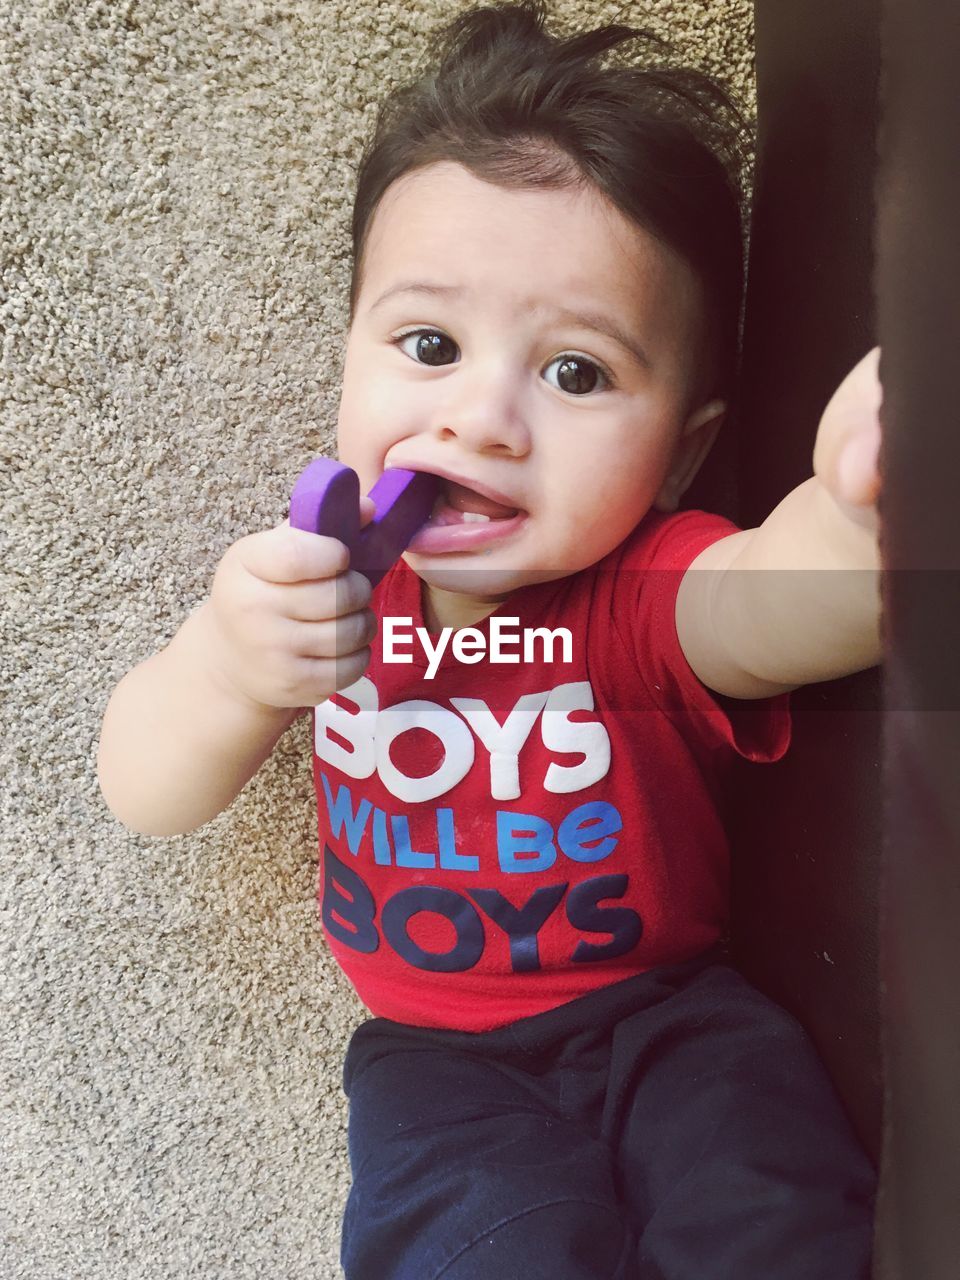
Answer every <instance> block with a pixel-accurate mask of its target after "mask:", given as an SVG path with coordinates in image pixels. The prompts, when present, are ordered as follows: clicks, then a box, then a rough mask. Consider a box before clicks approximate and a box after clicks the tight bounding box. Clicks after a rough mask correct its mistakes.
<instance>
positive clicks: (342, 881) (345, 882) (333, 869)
mask: <svg viewBox="0 0 960 1280" xmlns="http://www.w3.org/2000/svg"><path fill="white" fill-rule="evenodd" d="M322 910H323V916H322V918H323V923H324V926H325V927H326V930H327V932H328V933H329V934H330V935H331V937H334V938H336V939H337V941H338V942H342V943H344V944H345V945H346V946H348V947H350V948H351V949H352V950H353V951H360V952H362V953H363V954H364V955H371V954H372V953H373V952H374V951H376V949H377V947H379V945H380V937H379V935H378V933H377V930H376V928H375V927H374V923H373V917H374V915H375V913H376V903H375V902H374V900H373V894H372V893H371V892H370V890H369V889H368V888H367V886H366V885H365V884H364V882H363V881H362V880H361V879H360V877H359V876H358V875H357V873H356V872H355V871H354V870H353V868H352V867H348V866H347V865H346V864H345V863H343V862H341V861H340V859H339V858H338V857H337V856H336V854H335V853H334V852H333V850H332V849H331V848H330V847H329V846H328V845H324V847H323V909H322ZM334 912H336V915H334ZM338 917H339V918H338ZM351 926H352V927H351Z"/></svg>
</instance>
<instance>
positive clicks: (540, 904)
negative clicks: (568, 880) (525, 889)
mask: <svg viewBox="0 0 960 1280" xmlns="http://www.w3.org/2000/svg"><path fill="white" fill-rule="evenodd" d="M566 891H567V886H566V885H565V884H550V885H544V886H543V887H542V888H540V889H538V890H537V891H536V893H534V894H533V896H532V897H531V898H529V899H528V900H527V902H526V903H525V904H524V905H523V906H522V907H515V906H514V905H513V903H512V902H510V901H509V900H508V899H507V898H505V897H504V896H503V894H502V893H500V892H499V890H497V889H471V890H470V891H469V892H470V897H471V898H472V899H473V900H474V902H476V903H477V905H478V906H480V907H482V909H483V910H484V911H485V912H486V913H487V915H488V916H489V917H490V919H491V920H492V921H493V923H494V924H496V925H499V926H500V928H501V929H502V930H503V931H504V933H505V934H506V935H507V937H508V938H509V939H510V963H511V964H512V965H513V972H514V973H529V972H531V971H532V970H534V969H539V968H540V950H539V948H538V946H537V934H538V933H539V932H540V928H541V926H542V925H543V924H544V923H545V921H546V920H547V919H548V918H549V916H550V915H551V914H552V913H553V910H554V908H555V907H556V906H557V903H558V902H559V901H560V899H561V898H562V897H563V895H564V894H565V893H566Z"/></svg>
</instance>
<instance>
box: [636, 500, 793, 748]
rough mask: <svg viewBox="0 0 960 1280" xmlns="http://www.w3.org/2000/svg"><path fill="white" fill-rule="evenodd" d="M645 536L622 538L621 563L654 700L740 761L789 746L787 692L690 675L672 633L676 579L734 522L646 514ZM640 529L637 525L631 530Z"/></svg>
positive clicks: (684, 728)
mask: <svg viewBox="0 0 960 1280" xmlns="http://www.w3.org/2000/svg"><path fill="white" fill-rule="evenodd" d="M644 526H648V527H647V532H646V535H645V536H641V537H638V538H632V539H630V540H629V543H628V544H627V546H628V549H627V551H626V554H625V557H624V562H623V566H622V568H623V569H627V570H641V572H631V573H629V574H628V579H629V580H630V581H631V582H632V583H633V584H634V587H633V590H634V592H635V611H634V615H633V617H634V626H633V643H634V648H635V653H636V658H637V665H638V668H639V670H640V672H641V674H642V676H643V678H644V680H645V682H646V684H647V687H648V688H649V691H650V695H651V697H652V698H653V700H654V702H655V703H656V704H657V705H658V706H659V707H660V708H661V710H662V711H664V713H665V714H666V715H667V716H669V717H670V719H671V720H672V721H673V723H674V724H675V725H676V726H677V728H678V729H679V730H680V731H681V732H682V733H684V735H688V734H690V733H693V734H695V735H696V736H697V738H698V739H699V740H700V741H701V742H702V743H703V744H704V745H705V746H706V747H708V748H712V749H717V748H719V749H721V750H723V749H727V750H729V749H730V748H732V749H733V751H735V752H736V753H737V754H738V755H740V756H743V757H744V759H746V760H752V761H755V762H757V763H770V762H772V761H775V760H779V759H780V758H781V757H782V756H783V755H784V753H785V752H786V750H787V748H788V747H789V745H790V695H789V693H782V694H778V695H776V696H775V697H772V698H757V699H749V698H729V697H726V696H724V695H723V694H718V693H714V692H713V691H712V690H710V689H708V688H707V686H706V685H705V684H703V683H702V682H701V681H700V680H699V679H698V678H697V676H695V675H694V673H693V670H692V669H691V667H690V664H689V663H688V662H687V660H686V658H685V657H684V653H683V650H682V649H681V647H680V640H679V638H678V636H677V623H676V604H677V592H678V591H679V589H680V582H681V579H682V578H683V575H684V573H685V571H686V570H687V568H688V567H689V566H690V565H691V564H692V562H693V561H694V560H695V559H696V558H697V556H698V555H699V554H700V552H701V551H703V550H704V549H705V548H706V547H708V546H710V545H711V543H713V542H716V541H718V540H719V539H720V538H726V537H729V535H730V534H732V533H737V532H738V528H737V526H736V525H735V524H733V523H731V521H729V520H726V519H725V518H724V517H723V516H717V515H710V514H709V513H708V512H705V511H682V512H678V513H677V514H675V515H669V516H665V515H659V514H658V513H654V514H653V515H652V516H648V517H647V519H646V520H645V521H644V522H643V525H641V527H640V529H641V530H642V529H643V527H644ZM639 532H640V530H638V533H639Z"/></svg>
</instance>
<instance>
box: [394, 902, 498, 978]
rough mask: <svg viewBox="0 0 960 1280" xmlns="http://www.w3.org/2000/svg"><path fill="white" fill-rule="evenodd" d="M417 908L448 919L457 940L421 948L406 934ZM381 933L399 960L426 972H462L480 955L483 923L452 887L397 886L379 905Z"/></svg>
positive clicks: (469, 904)
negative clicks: (449, 944) (444, 947)
mask: <svg viewBox="0 0 960 1280" xmlns="http://www.w3.org/2000/svg"><path fill="white" fill-rule="evenodd" d="M420 911H433V912H435V913H436V914H437V915H440V916H443V917H444V918H445V919H447V920H449V921H450V923H451V924H452V925H453V927H454V929H455V930H456V934H457V940H456V942H455V943H454V944H453V946H452V947H451V948H450V950H449V951H444V952H440V953H439V954H438V953H437V952H434V951H425V950H424V949H423V947H421V946H419V945H418V944H417V943H416V942H414V940H413V939H412V938H411V937H410V934H409V933H408V932H407V923H408V921H409V920H410V919H411V917H412V916H415V915H416V914H417V913H418V912H420ZM380 923H381V926H382V928H383V935H384V937H385V938H386V939H387V941H388V942H389V943H390V945H391V947H393V949H394V951H396V953H397V955H398V956H400V958H401V959H402V960H406V962H407V964H411V965H413V967H414V968H415V969H426V970H428V971H429V972H430V973H463V971H464V970H465V969H472V968H473V966H474V965H475V964H476V963H477V961H478V960H479V959H480V957H481V956H482V955H483V944H484V940H485V939H484V933H483V922H482V921H481V919H480V917H479V915H477V911H476V908H475V907H474V906H473V904H472V903H470V902H468V901H467V900H466V898H463V897H461V896H460V894H459V893H455V892H454V891H453V890H452V889H438V888H435V887H433V886H431V885H418V886H416V887H415V888H411V889H401V890H400V892H399V893H395V894H394V895H393V897H392V898H389V899H388V900H387V901H386V902H385V903H384V904H383V911H382V913H381V917H380Z"/></svg>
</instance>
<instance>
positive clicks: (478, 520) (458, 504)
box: [407, 476, 527, 555]
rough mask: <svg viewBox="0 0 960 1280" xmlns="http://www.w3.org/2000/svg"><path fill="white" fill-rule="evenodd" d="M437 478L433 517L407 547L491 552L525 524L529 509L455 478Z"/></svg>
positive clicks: (428, 551)
mask: <svg viewBox="0 0 960 1280" xmlns="http://www.w3.org/2000/svg"><path fill="white" fill-rule="evenodd" d="M437 479H438V482H439V485H440V489H439V492H438V493H437V498H436V501H435V502H434V504H433V511H432V512H431V515H430V519H429V520H428V521H427V522H426V524H424V525H422V526H421V528H420V529H418V530H417V532H416V533H415V534H414V535H413V538H412V539H411V541H410V542H409V543H408V544H407V550H408V551H413V552H415V553H418V554H420V555H446V554H450V553H456V552H463V553H466V554H470V553H473V552H480V553H482V554H488V553H489V552H490V551H491V550H492V549H493V548H494V547H495V546H498V545H500V544H501V543H503V542H506V541H508V540H510V539H512V538H515V537H516V536H517V535H518V534H519V533H520V531H521V529H522V528H523V527H524V525H525V524H526V521H527V512H526V511H524V510H523V509H522V508H520V507H514V506H508V505H507V503H505V502H499V501H498V500H497V499H496V498H488V497H487V495H486V494H484V493H478V492H477V490H476V489H471V488H470V487H469V486H468V485H465V484H458V483H457V482H456V481H455V480H447V479H445V478H444V477H442V476H438V477H437Z"/></svg>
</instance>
